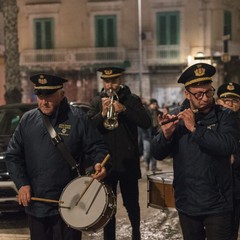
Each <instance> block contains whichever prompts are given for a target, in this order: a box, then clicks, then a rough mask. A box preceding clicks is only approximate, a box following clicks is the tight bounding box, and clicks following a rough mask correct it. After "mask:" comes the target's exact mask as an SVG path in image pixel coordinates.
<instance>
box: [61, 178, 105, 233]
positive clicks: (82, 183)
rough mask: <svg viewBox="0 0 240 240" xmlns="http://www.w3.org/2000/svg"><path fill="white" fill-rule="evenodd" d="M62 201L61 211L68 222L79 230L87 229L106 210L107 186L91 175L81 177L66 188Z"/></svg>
mask: <svg viewBox="0 0 240 240" xmlns="http://www.w3.org/2000/svg"><path fill="white" fill-rule="evenodd" d="M91 181H92V183H91V185H90V186H89V188H88V189H87V191H86V192H85V193H84V194H83V192H84V191H85V190H86V188H87V187H88V185H89V184H90V182H91ZM82 194H83V196H82V198H81V200H80V201H79V199H80V196H81V195H82ZM78 201H79V202H78ZM60 202H61V203H60V206H59V211H60V214H61V216H62V218H63V220H64V221H65V222H66V224H67V225H69V226H70V227H72V228H75V229H77V230H87V229H88V228H89V227H91V226H92V225H94V224H95V222H97V221H98V219H99V217H101V216H102V213H103V212H104V210H105V202H106V193H105V188H104V186H103V184H102V183H100V182H99V181H97V180H92V178H91V177H79V178H76V179H74V180H73V181H71V182H70V183H69V184H68V185H67V186H66V187H65V188H64V190H63V192H62V194H61V197H60ZM98 216H99V217H98Z"/></svg>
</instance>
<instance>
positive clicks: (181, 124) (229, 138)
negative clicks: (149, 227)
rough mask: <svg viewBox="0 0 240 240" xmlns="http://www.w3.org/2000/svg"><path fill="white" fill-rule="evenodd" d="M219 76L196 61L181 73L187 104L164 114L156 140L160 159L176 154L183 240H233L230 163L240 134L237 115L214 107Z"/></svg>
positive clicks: (175, 183)
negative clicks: (213, 78)
mask: <svg viewBox="0 0 240 240" xmlns="http://www.w3.org/2000/svg"><path fill="white" fill-rule="evenodd" d="M215 72H216V69H215V68H214V67H213V66H212V65H209V64H205V63H197V64H194V65H192V66H190V67H189V68H187V69H186V70H185V71H184V72H183V73H182V74H181V76H180V78H179V79H178V83H182V84H184V86H185V97H186V100H185V101H184V104H183V106H182V107H181V111H180V112H179V113H178V114H177V115H171V114H166V115H164V116H163V118H162V119H161V120H160V125H161V130H162V131H161V132H160V133H159V134H158V135H157V136H156V137H155V138H154V140H153V155H154V157H155V158H156V159H159V160H162V159H164V158H165V157H167V156H168V155H169V154H171V155H172V156H173V170H174V181H173V187H174V194H175V205H176V209H177V211H178V214H179V220H180V226H181V229H182V233H183V238H184V240H193V239H194V240H205V239H209V240H230V239H231V213H232V210H233V204H232V183H231V164H230V161H229V159H230V156H231V153H232V152H233V151H234V149H235V148H236V146H237V141H238V139H239V131H237V129H238V125H237V121H236V116H235V114H234V113H233V112H232V111H230V110H229V109H226V110H223V109H222V108H221V107H220V106H218V105H215V104H214V98H213V96H214V92H215V89H214V88H213V86H212V76H213V75H214V74H215ZM197 109H198V112H196V110H197ZM194 112H195V113H194ZM173 119H174V120H173ZM165 121H168V123H167V124H163V123H164V122H165Z"/></svg>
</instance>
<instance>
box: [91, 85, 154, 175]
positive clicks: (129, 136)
mask: <svg viewBox="0 0 240 240" xmlns="http://www.w3.org/2000/svg"><path fill="white" fill-rule="evenodd" d="M117 94H118V97H119V102H120V103H122V104H123V105H124V106H125V107H126V111H124V112H121V113H120V114H118V123H119V125H118V127H117V128H116V129H114V130H108V129H106V128H105V127H104V125H103V121H104V118H103V117H102V115H101V112H102V101H101V95H100V96H96V97H95V98H94V99H93V100H92V101H91V107H90V110H89V112H88V115H89V116H90V117H91V118H92V120H93V122H94V124H95V125H96V126H97V128H98V129H99V131H100V132H101V133H102V134H103V136H104V140H105V141H106V142H107V144H108V146H109V149H110V154H111V160H112V171H111V174H112V175H114V174H116V173H117V174H121V176H124V177H127V178H133V179H138V178H141V171H140V162H139V152H138V131H137V127H141V128H145V129H147V128H149V127H150V126H151V118H150V116H149V115H148V114H147V112H146V110H145V108H144V107H143V104H142V102H141V99H140V98H139V97H138V96H137V95H135V94H132V93H131V91H130V89H129V88H128V87H127V86H122V87H121V89H120V90H119V92H118V93H117Z"/></svg>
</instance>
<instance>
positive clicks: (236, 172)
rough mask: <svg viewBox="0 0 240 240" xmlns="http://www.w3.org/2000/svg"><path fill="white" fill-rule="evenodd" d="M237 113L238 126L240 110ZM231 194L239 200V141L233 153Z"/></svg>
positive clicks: (239, 123)
mask: <svg viewBox="0 0 240 240" xmlns="http://www.w3.org/2000/svg"><path fill="white" fill-rule="evenodd" d="M237 115H238V125H239V128H240V111H238V113H237ZM232 166H233V196H234V198H235V199H239V200H240V142H239V145H238V149H237V150H236V153H235V154H234V163H233V165H232Z"/></svg>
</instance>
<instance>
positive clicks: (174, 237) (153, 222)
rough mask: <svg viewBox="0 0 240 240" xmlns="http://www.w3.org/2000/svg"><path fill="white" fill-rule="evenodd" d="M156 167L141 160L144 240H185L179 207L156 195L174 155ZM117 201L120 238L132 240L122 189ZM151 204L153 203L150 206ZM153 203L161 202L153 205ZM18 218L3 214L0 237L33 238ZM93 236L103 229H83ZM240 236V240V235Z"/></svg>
mask: <svg viewBox="0 0 240 240" xmlns="http://www.w3.org/2000/svg"><path fill="white" fill-rule="evenodd" d="M157 167H158V168H159V169H161V171H158V172H156V175H152V173H151V172H149V171H148V172H146V170H145V167H144V162H142V161H141V171H142V179H141V180H140V181H139V194H140V207H141V235H142V240H182V235H181V229H180V226H179V221H178V215H177V212H176V210H175V209H174V208H163V207H161V206H160V205H161V204H160V203H158V200H159V199H158V198H156V196H157V195H156V193H155V191H156V189H155V188H154V187H159V183H161V181H160V180H159V179H161V178H162V177H163V176H167V175H166V174H165V173H169V172H170V173H171V172H172V159H165V160H164V161H158V162H157ZM170 175H171V174H170ZM163 178H164V177H163ZM153 180H154V181H156V185H155V183H153ZM166 183H168V184H170V185H171V180H169V179H168V181H166ZM151 184H152V185H151ZM149 185H151V187H149ZM161 193H162V190H161ZM167 195H171V194H167ZM150 198H151V199H150ZM164 198H165V199H166V201H167V203H170V202H171V199H172V197H170V199H169V198H168V196H165V197H164ZM117 202H118V204H117V214H116V219H117V228H116V235H117V240H131V226H130V223H129V220H128V217H127V213H126V210H125V208H124V207H123V203H122V198H121V194H120V193H118V195H117ZM156 203H157V204H156ZM149 204H150V205H151V206H149ZM152 205H154V206H155V205H158V206H157V207H156V206H155V207H152ZM16 218H18V215H12V220H6V221H5V220H4V219H3V217H2V218H1V215H0V226H1V227H0V240H30V238H29V231H28V228H27V225H26V223H25V222H24V221H25V219H24V218H23V219H22V220H21V218H20V217H19V219H20V220H19V221H18V222H17V223H16V222H14V220H13V219H16ZM90 239H91V240H103V231H102V230H100V231H98V232H96V233H86V232H84V233H83V237H82V240H90ZM43 240H44V239H43ZM238 240H240V237H239V238H238Z"/></svg>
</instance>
